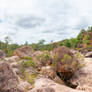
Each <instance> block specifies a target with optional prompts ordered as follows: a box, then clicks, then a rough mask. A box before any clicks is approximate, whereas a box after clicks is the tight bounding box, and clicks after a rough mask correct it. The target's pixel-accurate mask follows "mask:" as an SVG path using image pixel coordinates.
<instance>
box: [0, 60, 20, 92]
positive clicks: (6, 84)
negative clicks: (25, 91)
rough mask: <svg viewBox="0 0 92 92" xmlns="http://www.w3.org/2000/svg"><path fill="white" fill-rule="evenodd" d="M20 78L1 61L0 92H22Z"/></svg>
mask: <svg viewBox="0 0 92 92" xmlns="http://www.w3.org/2000/svg"><path fill="white" fill-rule="evenodd" d="M17 85H18V78H17V76H16V74H15V73H14V72H13V70H12V68H11V67H10V66H9V64H8V63H6V62H4V61H3V62H2V61H0V92H21V91H20V90H19V89H17Z"/></svg>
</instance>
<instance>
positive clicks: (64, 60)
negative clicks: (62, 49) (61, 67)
mask: <svg viewBox="0 0 92 92" xmlns="http://www.w3.org/2000/svg"><path fill="white" fill-rule="evenodd" d="M71 61H72V57H71V56H70V55H68V54H65V55H64V57H63V59H62V60H61V62H62V63H64V64H65V63H69V62H71Z"/></svg>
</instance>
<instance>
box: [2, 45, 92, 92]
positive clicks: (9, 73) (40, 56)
mask: <svg viewBox="0 0 92 92" xmlns="http://www.w3.org/2000/svg"><path fill="white" fill-rule="evenodd" d="M0 55H1V56H0V57H1V60H0V92H92V73H91V72H92V62H91V61H92V58H91V52H90V53H87V54H86V55H85V56H83V55H82V54H81V53H79V52H78V51H74V50H70V49H69V48H67V47H65V46H61V47H58V48H55V49H54V50H53V51H50V52H47V51H45V52H42V51H34V50H33V49H32V48H30V47H29V46H23V47H21V48H18V49H16V50H15V51H14V55H13V56H12V57H5V54H4V53H3V51H0Z"/></svg>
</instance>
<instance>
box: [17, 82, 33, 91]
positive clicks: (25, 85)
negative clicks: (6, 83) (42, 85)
mask: <svg viewBox="0 0 92 92" xmlns="http://www.w3.org/2000/svg"><path fill="white" fill-rule="evenodd" d="M18 88H19V89H23V90H25V91H26V89H27V90H30V89H32V86H31V84H30V83H28V82H26V81H25V82H23V81H22V82H20V84H19V85H18Z"/></svg>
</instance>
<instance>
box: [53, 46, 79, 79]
mask: <svg viewBox="0 0 92 92" xmlns="http://www.w3.org/2000/svg"><path fill="white" fill-rule="evenodd" d="M52 53H53V62H55V70H56V72H57V74H58V75H59V76H61V77H63V79H64V80H67V79H70V78H71V76H72V75H73V73H74V72H75V71H77V69H78V61H77V60H76V59H75V57H74V55H73V53H72V52H71V51H70V50H69V48H67V47H65V46H61V47H58V48H55V49H54V50H53V52H52Z"/></svg>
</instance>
